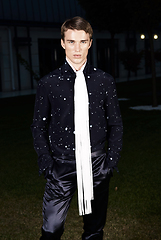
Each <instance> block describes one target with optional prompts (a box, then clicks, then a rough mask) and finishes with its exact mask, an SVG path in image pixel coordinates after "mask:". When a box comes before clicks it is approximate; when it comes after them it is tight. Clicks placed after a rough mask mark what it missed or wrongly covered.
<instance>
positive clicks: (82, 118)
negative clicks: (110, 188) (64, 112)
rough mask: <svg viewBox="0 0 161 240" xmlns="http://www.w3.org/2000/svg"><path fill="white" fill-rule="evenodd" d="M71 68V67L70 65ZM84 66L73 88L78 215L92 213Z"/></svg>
mask: <svg viewBox="0 0 161 240" xmlns="http://www.w3.org/2000/svg"><path fill="white" fill-rule="evenodd" d="M70 66H71V65H70ZM84 67H85V64H84V65H83V67H82V68H81V70H79V71H76V70H75V69H74V68H73V67H72V69H73V70H74V71H75V72H76V79H75V86H74V104H75V106H74V109H75V115H74V121H75V156H76V170H77V187H78V205H79V215H85V214H89V213H91V212H92V208H91V200H92V199H94V197H93V174H92V161H91V147H90V133H89V100H88V91H87V86H86V81H85V77H84V74H83V70H84Z"/></svg>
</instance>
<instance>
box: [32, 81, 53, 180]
mask: <svg viewBox="0 0 161 240" xmlns="http://www.w3.org/2000/svg"><path fill="white" fill-rule="evenodd" d="M50 115H51V111H50V101H49V99H48V94H47V91H46V88H45V85H44V83H43V81H41V80H40V81H39V83H38V87H37V94H36V100H35V108H34V118H33V123H32V125H31V130H32V135H33V139H34V149H35V151H36V153H37V154H38V165H39V174H40V175H41V174H42V173H43V172H44V171H45V170H46V169H48V168H51V166H52V162H53V161H52V157H51V153H50V145H49V136H48V125H49V122H50Z"/></svg>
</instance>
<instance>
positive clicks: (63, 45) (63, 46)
mask: <svg viewBox="0 0 161 240" xmlns="http://www.w3.org/2000/svg"><path fill="white" fill-rule="evenodd" d="M61 46H62V48H64V49H65V44H64V41H63V39H61Z"/></svg>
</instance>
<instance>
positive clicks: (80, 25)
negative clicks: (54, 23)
mask: <svg viewBox="0 0 161 240" xmlns="http://www.w3.org/2000/svg"><path fill="white" fill-rule="evenodd" d="M68 29H72V30H83V31H85V32H86V33H89V37H90V39H92V35H93V29H92V27H91V25H90V23H89V22H87V21H86V20H85V19H84V18H82V17H78V16H77V17H74V18H71V19H68V20H66V21H65V22H64V23H63V24H62V26H61V39H62V40H63V41H64V36H65V32H66V31H67V30H68Z"/></svg>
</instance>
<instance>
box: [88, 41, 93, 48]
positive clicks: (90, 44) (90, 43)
mask: <svg viewBox="0 0 161 240" xmlns="http://www.w3.org/2000/svg"><path fill="white" fill-rule="evenodd" d="M92 42H93V40H92V39H91V41H90V42H89V47H88V49H90V47H91V46H92Z"/></svg>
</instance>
